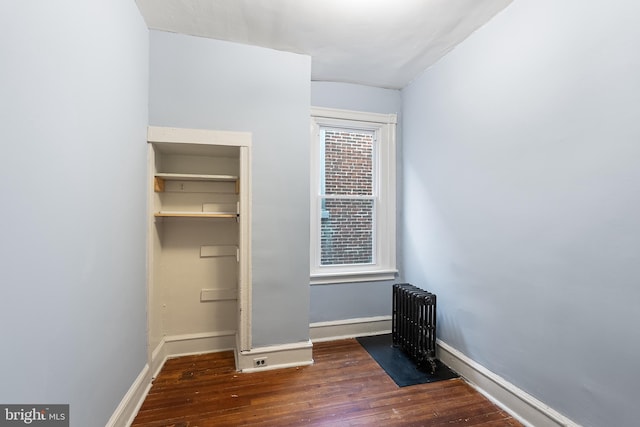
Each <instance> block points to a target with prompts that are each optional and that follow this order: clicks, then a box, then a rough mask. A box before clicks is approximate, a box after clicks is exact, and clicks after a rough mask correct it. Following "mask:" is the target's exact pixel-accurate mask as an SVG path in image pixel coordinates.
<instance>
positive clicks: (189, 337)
mask: <svg viewBox="0 0 640 427" xmlns="http://www.w3.org/2000/svg"><path fill="white" fill-rule="evenodd" d="M163 341H164V346H165V350H164V351H165V353H166V355H167V358H172V357H180V356H189V355H192V354H202V353H214V352H218V351H226V350H233V349H234V348H235V344H236V331H218V332H205V333H199V334H182V335H167V336H165V337H164V340H163Z"/></svg>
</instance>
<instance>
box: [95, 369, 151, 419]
mask: <svg viewBox="0 0 640 427" xmlns="http://www.w3.org/2000/svg"><path fill="white" fill-rule="evenodd" d="M150 388H151V370H150V369H149V365H148V364H145V365H144V368H142V371H141V372H140V374H139V375H138V377H137V378H136V379H135V381H134V382H133V384H132V385H131V387H130V388H129V390H128V391H127V393H126V394H125V395H124V397H123V398H122V400H121V401H120V404H119V405H118V407H117V408H116V410H115V411H114V412H113V414H112V415H111V418H109V421H107V424H106V426H105V427H121V426H130V425H131V423H132V422H133V419H134V418H135V416H136V414H137V413H138V410H139V409H140V406H142V402H144V399H145V397H147V393H149V389H150Z"/></svg>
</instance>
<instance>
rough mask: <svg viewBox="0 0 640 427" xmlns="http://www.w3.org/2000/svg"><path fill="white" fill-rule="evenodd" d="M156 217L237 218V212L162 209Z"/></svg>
mask: <svg viewBox="0 0 640 427" xmlns="http://www.w3.org/2000/svg"><path fill="white" fill-rule="evenodd" d="M154 216H156V217H163V218H171V217H174V218H237V217H238V214H237V213H235V212H167V211H164V212H163V211H161V212H156V213H155V214H154Z"/></svg>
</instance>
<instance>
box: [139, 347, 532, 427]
mask: <svg viewBox="0 0 640 427" xmlns="http://www.w3.org/2000/svg"><path fill="white" fill-rule="evenodd" d="M313 357H314V361H315V363H314V364H313V365H312V366H305V367H300V368H288V369H280V370H272V371H264V372H255V373H246V374H243V373H239V372H236V371H235V367H234V358H233V353H232V352H222V353H212V354H205V355H199V356H186V357H180V358H176V359H170V360H168V361H167V362H166V364H165V366H164V367H163V369H162V371H161V373H160V375H159V376H158V378H156V380H155V381H154V383H153V386H152V388H151V390H150V392H149V395H148V396H147V398H146V400H145V402H144V404H143V405H142V407H141V408H140V411H139V413H138V415H137V417H136V419H135V420H134V422H133V424H132V425H133V426H138V427H139V426H147V427H151V426H154V427H155V426H174V427H196V426H199V427H208V426H216V427H217V426H243V425H252V426H276V427H280V426H307V425H311V426H336V427H342V426H345V427H346V426H458V425H464V426H492V427H499V426H521V424H520V423H518V422H517V421H516V420H515V419H513V418H512V417H511V416H510V415H509V414H507V413H505V412H504V411H502V410H501V409H500V408H498V407H496V406H495V405H493V404H492V403H491V402H489V401H488V400H487V399H486V398H484V397H483V396H482V395H481V394H479V393H478V392H476V391H475V390H473V389H472V388H471V387H470V386H469V385H467V384H466V383H465V382H464V381H463V380H461V379H454V380H447V381H440V382H436V383H431V384H422V385H415V386H409V387H402V388H399V387H398V386H396V384H395V383H394V382H393V380H392V379H391V378H389V377H388V376H387V374H386V373H385V372H384V371H383V370H382V368H380V367H379V366H378V364H377V363H376V362H375V361H374V360H373V359H372V358H371V357H370V356H369V354H368V353H367V352H366V350H364V349H363V348H362V347H361V346H360V344H358V342H357V341H356V340H354V339H349V340H340V341H332V342H324V343H315V344H314V346H313Z"/></svg>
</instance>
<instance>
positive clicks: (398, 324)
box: [392, 283, 436, 374]
mask: <svg viewBox="0 0 640 427" xmlns="http://www.w3.org/2000/svg"><path fill="white" fill-rule="evenodd" d="M392 337H393V345H394V346H397V347H400V348H401V349H402V350H404V352H405V353H406V354H407V355H408V356H409V357H410V358H411V359H412V360H413V361H414V362H415V363H416V364H417V365H418V367H420V368H421V369H428V370H430V371H431V373H432V374H433V373H435V370H436V296H435V294H432V293H431V292H427V291H425V290H422V289H420V288H418V287H416V286H413V285H411V284H409V283H396V284H394V285H393V319H392Z"/></svg>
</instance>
